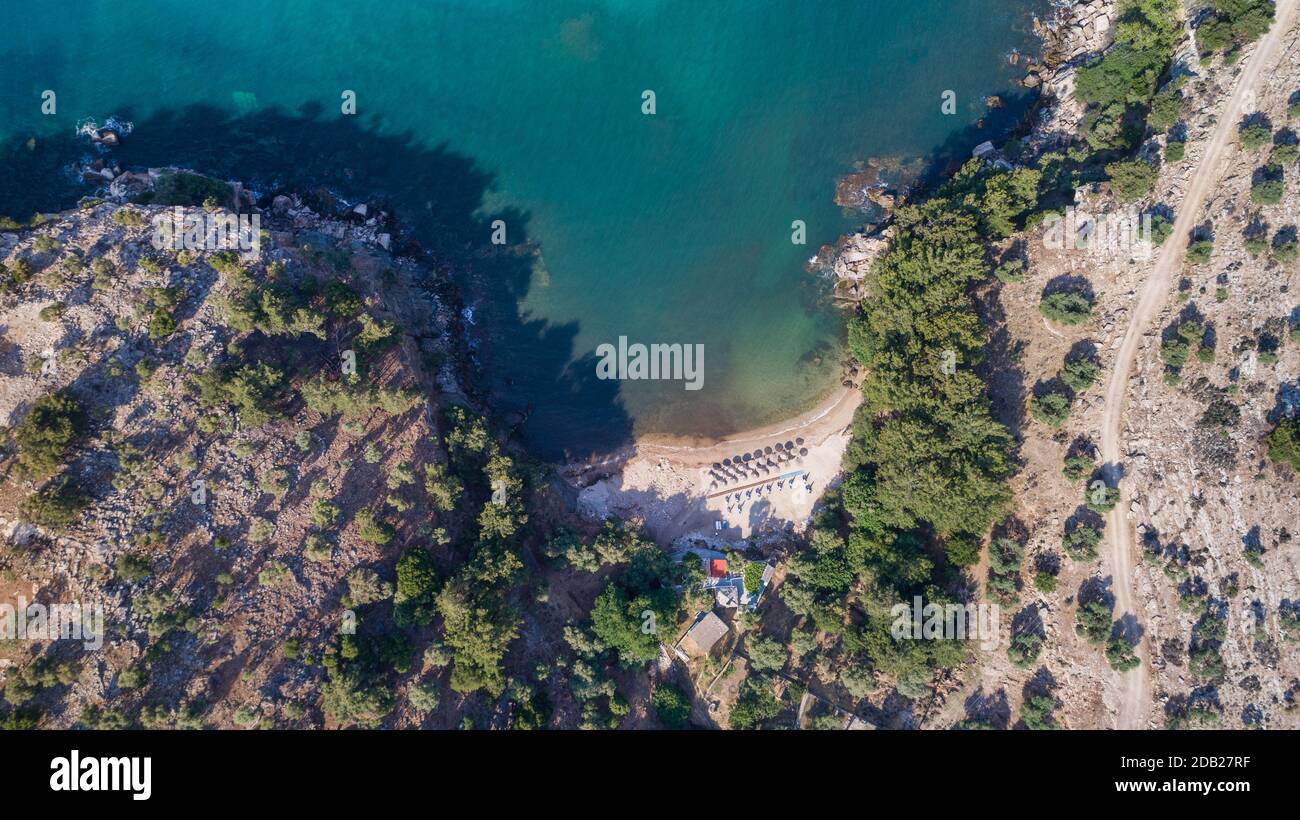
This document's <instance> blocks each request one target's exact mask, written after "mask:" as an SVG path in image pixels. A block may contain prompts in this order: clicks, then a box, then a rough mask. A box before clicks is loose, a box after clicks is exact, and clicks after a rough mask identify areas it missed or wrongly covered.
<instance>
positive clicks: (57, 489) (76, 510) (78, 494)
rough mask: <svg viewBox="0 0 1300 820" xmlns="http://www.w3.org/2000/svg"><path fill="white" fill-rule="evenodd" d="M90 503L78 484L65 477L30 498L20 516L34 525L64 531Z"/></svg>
mask: <svg viewBox="0 0 1300 820" xmlns="http://www.w3.org/2000/svg"><path fill="white" fill-rule="evenodd" d="M89 503H90V499H89V497H88V496H87V495H86V494H85V493H84V492H82V490H81V488H80V487H79V486H78V485H77V483H76V482H75V481H73V480H72V479H70V478H68V477H63V478H60V479H56V480H55V481H53V482H51V483H50V484H48V485H46V486H45V487H42V488H41V489H40V490H38V491H36V492H34V493H32V494H31V495H30V496H28V497H27V499H26V500H25V501H24V502H23V504H22V507H21V509H20V510H19V514H20V515H21V516H22V518H23V519H24V520H26V521H29V522H31V523H33V524H37V525H39V526H42V527H49V528H51V529H55V530H62V529H66V528H67V527H68V526H69V525H71V524H72V523H74V522H75V521H76V520H77V518H78V517H79V516H80V515H81V511H82V510H84V509H85V508H86V506H87V505H88V504H89Z"/></svg>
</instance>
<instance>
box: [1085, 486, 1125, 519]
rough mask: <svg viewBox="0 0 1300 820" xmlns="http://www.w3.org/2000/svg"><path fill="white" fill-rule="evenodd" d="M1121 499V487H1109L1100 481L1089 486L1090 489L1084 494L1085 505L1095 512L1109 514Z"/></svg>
mask: <svg viewBox="0 0 1300 820" xmlns="http://www.w3.org/2000/svg"><path fill="white" fill-rule="evenodd" d="M1119 499H1120V492H1119V487H1110V486H1107V485H1106V484H1105V483H1104V482H1102V481H1100V480H1098V481H1094V482H1092V483H1091V484H1089V485H1088V489H1087V490H1086V491H1085V492H1084V503H1085V504H1087V506H1088V509H1090V510H1092V511H1093V512H1098V513H1108V512H1110V511H1111V510H1113V509H1115V505H1116V504H1118V503H1119Z"/></svg>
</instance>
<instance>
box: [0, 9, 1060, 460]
mask: <svg viewBox="0 0 1300 820" xmlns="http://www.w3.org/2000/svg"><path fill="white" fill-rule="evenodd" d="M1041 5H1042V4H1041V3H1037V2H1032V1H1031V0H874V1H871V0H819V2H795V1H794V0H751V2H728V1H727V0H691V1H690V2H686V1H685V0H587V2H571V1H570V0H546V1H545V2H541V1H540V0H527V1H525V0H425V1H424V2H418V3H417V2H410V3H403V2H392V1H391V0H390V1H389V2H371V1H370V0H351V1H350V2H346V3H345V2H318V1H317V2H307V0H278V2H265V0H257V1H256V2H250V0H225V2H221V3H217V4H208V3H204V4H200V3H194V2H180V1H179V0H177V1H176V2H146V1H145V0H118V2H112V3H108V2H104V3H99V2H73V1H69V2H58V3H50V2H15V1H14V0H10V2H6V3H5V4H4V6H3V9H0V76H3V77H4V80H3V82H0V140H3V141H4V144H5V145H6V148H5V150H4V152H3V154H0V162H3V168H0V171H3V172H4V173H3V174H0V176H3V181H0V212H3V213H6V214H10V215H16V216H20V217H25V216H29V215H30V214H31V212H32V211H34V210H36V209H38V208H40V209H47V210H48V209H52V208H54V207H66V206H67V205H69V204H70V203H71V201H73V200H75V196H76V195H77V193H84V192H85V191H84V190H79V189H76V188H75V187H74V186H72V185H71V183H70V181H69V180H68V179H66V178H63V177H62V176H61V175H59V174H58V173H57V169H58V168H60V167H63V166H66V165H67V163H69V162H70V161H72V160H74V159H77V158H78V156H81V155H86V154H87V152H88V150H89V149H88V148H86V147H85V146H84V145H78V144H77V143H75V142H74V141H72V140H71V139H69V138H70V136H71V134H72V132H73V130H74V128H75V125H76V123H77V122H78V121H79V120H81V119H83V118H95V119H97V120H99V121H101V122H102V121H103V119H104V118H105V117H107V116H110V115H117V116H119V117H126V118H129V119H130V120H132V121H133V122H134V123H135V125H136V131H135V133H134V134H133V135H132V136H131V137H130V138H128V139H127V141H126V143H125V144H124V145H123V146H122V147H121V148H120V149H118V150H117V151H116V152H115V156H116V157H117V158H118V159H119V161H121V162H124V163H130V164H140V165H149V164H152V165H158V164H178V165H189V166H191V167H194V168H196V169H197V170H200V171H208V172H216V173H225V174H228V175H230V176H232V177H239V178H242V179H247V180H251V181H253V182H254V183H256V184H258V185H259V186H263V187H264V188H265V189H270V188H273V187H274V186H276V185H279V184H305V183H307V182H316V183H319V184H323V185H327V186H329V187H330V188H331V189H332V190H335V191H338V192H340V193H343V194H344V195H347V196H351V197H358V198H360V197H364V196H369V195H382V196H385V197H387V198H388V199H389V201H390V202H391V203H392V204H393V205H394V206H395V207H396V209H397V211H398V213H399V215H400V216H402V217H403V218H405V219H407V220H408V221H409V222H410V223H411V224H412V225H413V227H414V229H415V235H416V237H417V238H418V239H419V240H420V241H421V242H422V244H424V245H425V246H426V247H428V248H432V249H434V250H437V251H441V252H442V256H443V258H445V259H446V260H448V264H449V265H450V266H451V268H452V269H453V271H454V273H455V275H456V277H457V278H458V279H459V280H460V282H461V284H462V285H463V286H464V292H465V293H466V296H467V299H468V301H469V302H470V303H471V305H472V307H473V308H474V313H473V318H474V322H475V323H476V324H475V325H474V327H473V332H474V335H475V338H476V339H477V341H478V344H479V346H480V347H479V354H480V357H481V360H482V362H483V370H484V373H485V376H484V378H485V381H486V384H487V385H488V387H490V389H491V390H492V393H493V396H494V401H495V403H496V404H497V405H498V406H500V407H504V408H508V409H515V410H518V411H520V412H522V413H526V414H527V420H526V422H525V423H524V424H523V426H522V428H521V432H522V433H523V434H524V435H525V437H526V438H527V440H528V441H529V443H530V444H532V445H533V446H535V447H536V448H537V449H538V451H539V452H542V453H544V454H547V455H555V454H557V453H560V452H563V451H568V452H570V453H571V454H575V455H582V454H586V453H587V452H589V451H591V450H593V449H597V450H599V449H603V448H607V447H611V446H615V445H617V444H620V443H623V442H624V441H626V440H627V439H628V438H629V437H630V436H631V435H632V434H633V433H674V434H683V435H721V434H726V433H729V432H735V431H737V430H740V429H744V428H746V427H750V426H754V425H757V424H762V423H766V422H770V421H774V420H776V419H777V418H779V417H781V416H785V415H791V414H793V413H794V412H797V411H799V410H801V409H803V408H805V407H807V406H809V405H811V404H812V403H814V402H815V401H816V400H817V399H818V398H820V397H821V396H823V395H825V394H826V392H827V391H828V390H830V389H831V388H832V387H833V386H834V385H835V383H836V378H837V376H838V374H839V360H840V350H841V344H842V335H843V327H842V324H843V322H842V317H841V316H840V315H839V314H838V313H837V312H835V311H834V310H833V309H831V308H829V307H827V306H826V303H825V299H824V296H825V294H824V292H823V290H822V289H821V288H819V287H818V286H817V283H816V282H815V281H814V280H813V278H812V277H810V276H809V274H807V273H806V272H805V271H804V269H803V266H804V263H805V261H806V260H807V259H808V257H810V256H811V255H812V254H813V253H814V252H815V251H816V249H817V247H818V246H819V245H820V244H822V243H825V242H830V241H833V240H834V239H835V237H837V236H838V235H839V234H841V233H843V232H844V231H845V230H848V229H852V228H853V227H854V226H855V224H857V223H858V222H860V221H861V219H862V217H861V215H856V214H852V213H845V212H843V211H842V210H841V209H840V208H838V207H837V206H836V205H835V203H834V201H833V196H834V187H835V180H836V177H837V176H839V175H841V174H844V173H847V172H849V171H852V170H853V168H854V163H855V162H859V161H862V160H866V159H868V158H871V157H884V158H893V159H903V160H918V161H932V160H935V159H936V158H937V157H942V156H946V155H964V154H965V153H966V152H968V151H969V148H970V147H971V146H972V145H974V144H975V143H977V142H979V141H981V140H983V139H985V138H990V137H993V138H996V137H997V136H998V134H999V129H1000V128H1005V126H1006V123H1008V122H1010V121H1011V120H1012V119H1013V118H1014V117H1015V115H1016V114H1017V113H1018V111H1019V110H1022V109H1023V105H1024V104H1025V102H1026V100H1025V99H1024V95H1023V93H1021V94H1018V93H1017V91H1018V90H1017V89H1015V88H1014V87H1013V86H1012V82H1011V81H1012V80H1013V79H1014V78H1015V77H1017V76H1019V75H1020V74H1021V73H1023V69H1022V68H1021V69H1018V68H1015V67H1013V66H1010V65H1009V64H1008V61H1007V55H1008V53H1009V52H1011V51H1012V50H1013V49H1020V50H1022V51H1026V50H1028V51H1032V50H1033V43H1032V41H1031V40H1030V38H1029V36H1028V33H1027V32H1028V28H1029V22H1030V15H1031V12H1032V11H1033V10H1034V9H1035V8H1039V7H1041ZM45 89H52V90H54V91H56V93H57V95H58V97H57V101H58V112H57V114H56V115H55V116H42V115H41V113H40V102H41V93H42V91H43V90H45ZM345 89H350V90H353V91H355V92H356V95H357V116H355V117H347V118H343V117H341V116H340V114H339V106H340V94H341V93H342V91H343V90H345ZM947 89H951V90H952V91H954V92H955V93H956V101H957V112H956V114H954V115H951V116H945V115H944V114H943V113H941V110H940V103H941V98H940V95H941V94H942V93H943V91H944V90H947ZM646 90H652V91H654V93H655V95H656V100H655V103H656V112H655V113H654V115H653V116H647V115H645V114H643V112H642V101H643V96H642V95H643V92H644V91H646ZM988 94H1000V95H1002V97H1003V99H1004V100H1005V101H1006V102H1007V103H1008V104H1007V106H1006V107H1004V108H1003V109H1000V110H998V111H994V112H988V111H986V108H985V105H984V103H983V98H984V97H985V95H988ZM981 117H985V118H986V122H985V125H984V127H983V128H982V129H977V128H974V124H975V123H976V121H977V120H979V119H980V118H981ZM33 137H35V138H36V142H35V143H28V142H27V141H28V140H29V139H30V138H33ZM932 164H933V163H932ZM498 218H500V219H502V220H503V221H504V222H505V223H506V232H507V240H508V243H509V244H508V245H507V247H506V249H505V250H504V251H503V250H502V249H500V248H494V247H493V246H492V245H491V244H490V242H489V238H490V233H491V223H492V221H493V220H495V219H498ZM794 220H802V221H803V222H804V223H805V224H806V225H807V244H805V245H796V244H793V243H792V242H791V223H792V222H793V221H794ZM525 242H526V243H528V244H527V246H526V248H527V252H525V250H524V249H521V248H520V243H525ZM620 335H622V336H626V337H628V338H629V340H630V341H632V342H645V343H651V342H659V343H691V344H703V345H704V349H705V359H704V372H705V380H704V388H703V389H702V390H699V391H696V392H691V391H686V390H684V389H683V385H682V384H681V383H680V382H647V381H642V382H601V381H598V380H596V379H595V377H594V366H595V360H594V358H593V354H592V351H594V350H595V348H596V347H597V346H598V345H599V344H601V343H602V342H607V341H608V342H615V341H617V338H618V336H620Z"/></svg>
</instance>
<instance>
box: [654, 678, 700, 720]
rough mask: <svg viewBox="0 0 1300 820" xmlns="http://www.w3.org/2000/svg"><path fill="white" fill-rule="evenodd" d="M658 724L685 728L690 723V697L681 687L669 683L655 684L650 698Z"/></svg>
mask: <svg viewBox="0 0 1300 820" xmlns="http://www.w3.org/2000/svg"><path fill="white" fill-rule="evenodd" d="M650 703H651V705H653V706H654V709H655V714H656V715H657V716H658V717H659V725H660V726H663V727H664V728H665V729H686V728H689V727H690V723H691V699H690V697H689V696H688V695H687V694H686V692H685V691H683V690H682V689H680V688H678V687H676V686H673V685H672V684H670V683H660V684H658V685H657V686H655V691H654V695H653V696H652V697H651V699H650Z"/></svg>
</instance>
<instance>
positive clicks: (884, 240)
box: [808, 226, 894, 303]
mask: <svg viewBox="0 0 1300 820" xmlns="http://www.w3.org/2000/svg"><path fill="white" fill-rule="evenodd" d="M893 235H894V229H893V226H886V227H884V228H881V229H879V230H876V231H873V232H871V233H853V234H848V235H846V236H842V237H840V240H839V241H838V242H836V243H835V244H834V245H823V246H822V248H821V250H819V251H818V252H817V255H816V256H814V257H813V258H812V259H811V260H809V263H808V269H809V270H810V271H811V272H813V273H818V274H820V275H822V276H825V277H827V278H829V279H831V280H833V282H834V288H835V294H834V298H835V300H836V301H837V302H841V303H855V302H857V301H859V300H860V299H861V298H862V296H863V291H862V282H863V280H864V279H866V277H867V274H868V273H869V272H870V271H871V266H872V265H874V264H875V263H876V260H877V259H879V258H880V257H881V256H882V255H884V253H885V252H886V251H887V250H889V241H890V239H892V238H893Z"/></svg>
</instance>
